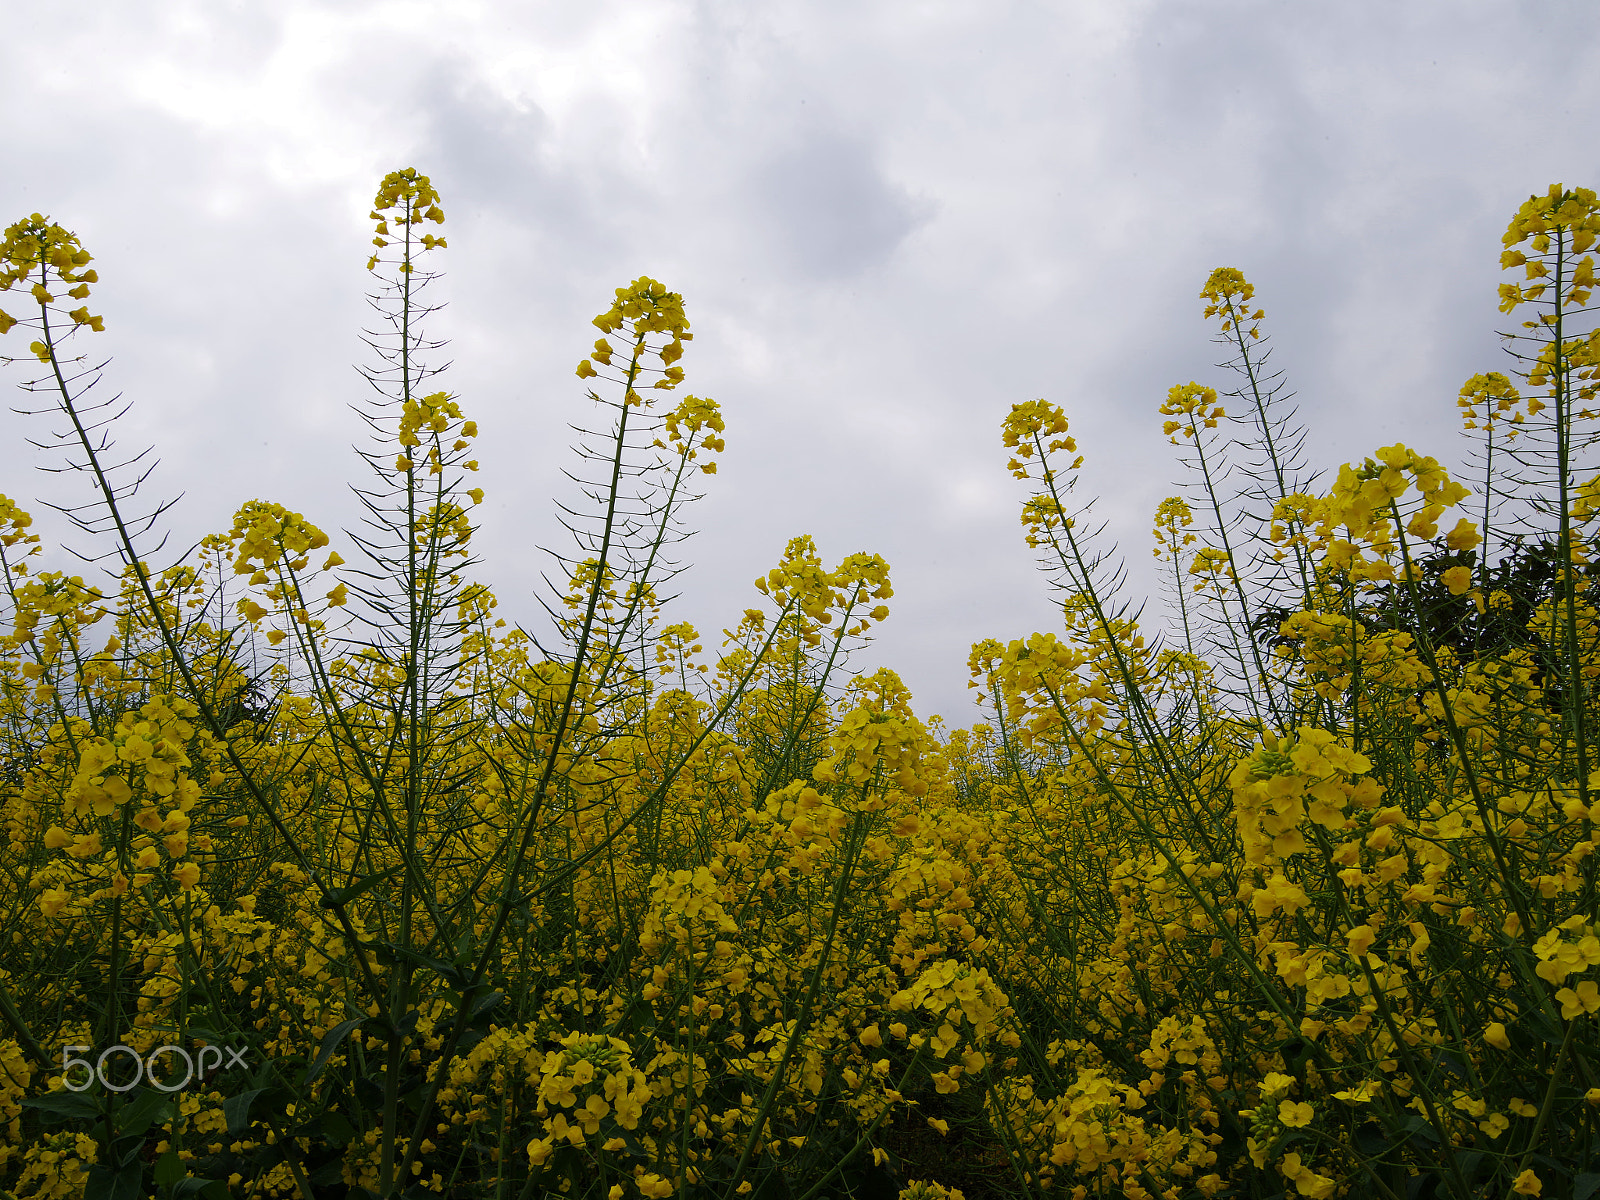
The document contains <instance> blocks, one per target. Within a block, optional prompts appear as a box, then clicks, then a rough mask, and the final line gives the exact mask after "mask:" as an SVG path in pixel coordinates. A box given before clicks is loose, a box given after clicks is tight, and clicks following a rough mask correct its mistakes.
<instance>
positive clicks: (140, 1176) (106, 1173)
mask: <svg viewBox="0 0 1600 1200" xmlns="http://www.w3.org/2000/svg"><path fill="white" fill-rule="evenodd" d="M143 1196H144V1163H142V1162H140V1161H139V1160H138V1159H135V1160H134V1161H133V1162H131V1163H129V1164H128V1165H127V1166H125V1167H122V1168H120V1169H119V1170H116V1171H112V1170H109V1169H108V1168H106V1167H102V1166H101V1165H100V1164H99V1163H92V1164H90V1167H89V1180H88V1182H87V1183H86V1184H84V1188H83V1200H141V1198H142V1197H143Z"/></svg>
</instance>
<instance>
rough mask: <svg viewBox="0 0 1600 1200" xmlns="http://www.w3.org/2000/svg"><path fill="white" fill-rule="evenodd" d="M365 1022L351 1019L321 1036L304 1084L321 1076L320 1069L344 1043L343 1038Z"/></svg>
mask: <svg viewBox="0 0 1600 1200" xmlns="http://www.w3.org/2000/svg"><path fill="white" fill-rule="evenodd" d="M365 1020H366V1018H365V1017H352V1018H351V1019H350V1020H348V1021H340V1022H339V1023H338V1024H337V1025H335V1026H334V1027H333V1028H332V1029H330V1030H328V1032H327V1033H325V1034H323V1035H322V1044H321V1045H320V1046H318V1047H317V1057H316V1058H314V1059H312V1060H311V1069H310V1070H309V1071H307V1072H306V1077H305V1082H306V1083H310V1082H311V1081H312V1080H313V1079H315V1078H316V1077H317V1076H318V1075H320V1074H322V1068H323V1067H325V1066H327V1065H328V1060H329V1059H330V1058H332V1057H333V1055H334V1052H335V1051H336V1050H338V1048H339V1043H340V1042H342V1041H344V1039H345V1036H346V1035H347V1034H348V1033H349V1032H350V1031H351V1030H352V1029H354V1028H356V1027H357V1026H358V1025H360V1024H361V1023H362V1022H363V1021H365Z"/></svg>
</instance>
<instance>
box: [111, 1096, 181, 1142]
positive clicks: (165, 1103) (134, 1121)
mask: <svg viewBox="0 0 1600 1200" xmlns="http://www.w3.org/2000/svg"><path fill="white" fill-rule="evenodd" d="M171 1119H172V1097H170V1096H168V1095H165V1094H164V1093H162V1092H157V1091H140V1092H139V1093H137V1094H136V1095H135V1097H134V1098H133V1099H132V1100H131V1101H129V1102H128V1103H127V1104H125V1105H123V1106H122V1107H121V1108H119V1109H118V1110H117V1132H118V1133H119V1134H133V1135H138V1134H142V1133H144V1131H145V1130H147V1129H149V1128H150V1126H151V1125H153V1124H155V1122H156V1121H157V1120H160V1121H161V1122H162V1123H163V1124H165V1123H166V1122H167V1121H169V1120H171Z"/></svg>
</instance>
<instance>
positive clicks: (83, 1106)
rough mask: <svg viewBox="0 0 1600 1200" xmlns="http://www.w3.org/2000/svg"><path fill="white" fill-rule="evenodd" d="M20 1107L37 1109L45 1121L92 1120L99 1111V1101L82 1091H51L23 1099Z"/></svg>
mask: <svg viewBox="0 0 1600 1200" xmlns="http://www.w3.org/2000/svg"><path fill="white" fill-rule="evenodd" d="M22 1107H23V1108H35V1109H38V1110H39V1111H40V1112H42V1113H44V1114H45V1120H46V1121H47V1122H55V1121H92V1120H94V1119H95V1118H96V1117H98V1116H99V1115H100V1112H101V1106H100V1101H99V1100H97V1099H95V1098H94V1097H93V1096H90V1095H87V1094H86V1093H84V1092H51V1093H50V1094H49V1095H48V1096H35V1097H33V1098H32V1099H29V1100H24V1101H23V1102H22Z"/></svg>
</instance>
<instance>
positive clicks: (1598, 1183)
mask: <svg viewBox="0 0 1600 1200" xmlns="http://www.w3.org/2000/svg"><path fill="white" fill-rule="evenodd" d="M1596 1190H1600V1174H1597V1173H1596V1172H1594V1171H1585V1172H1584V1173H1583V1174H1582V1175H1579V1176H1577V1177H1576V1178H1575V1179H1574V1180H1573V1181H1572V1200H1589V1197H1590V1196H1592V1195H1594V1194H1595V1192H1596Z"/></svg>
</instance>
